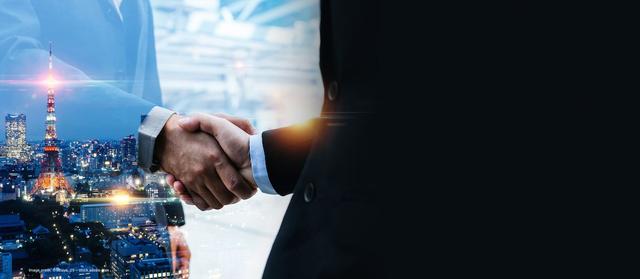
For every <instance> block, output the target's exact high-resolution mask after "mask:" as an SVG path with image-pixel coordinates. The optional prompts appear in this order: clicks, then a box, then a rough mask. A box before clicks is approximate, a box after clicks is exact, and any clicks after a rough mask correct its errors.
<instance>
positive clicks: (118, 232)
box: [0, 56, 188, 279]
mask: <svg viewBox="0 0 640 279" xmlns="http://www.w3.org/2000/svg"><path fill="white" fill-rule="evenodd" d="M49 61H50V63H49V69H51V68H52V67H51V56H50V60H49ZM47 96H48V98H47V115H46V119H45V121H44V122H45V136H44V139H42V140H31V141H29V140H28V139H27V136H26V131H27V117H28V115H25V114H21V113H18V114H8V115H6V117H5V141H4V143H3V144H2V145H0V260H1V261H2V262H1V263H0V279H5V278H44V279H63V278H64V279H76V278H89V279H91V278H117V279H121V278H184V277H187V276H188V274H186V273H183V271H174V270H173V261H176V260H180V259H174V258H172V257H171V255H172V253H171V250H170V247H171V244H170V234H169V230H168V229H167V227H168V226H180V225H182V224H184V213H183V211H182V206H181V203H180V201H179V200H178V199H177V198H175V197H174V196H173V194H172V192H171V190H170V189H169V187H167V185H165V180H164V177H163V176H162V175H160V174H145V173H143V172H142V171H141V170H140V169H139V168H138V166H137V163H136V158H137V150H136V138H135V137H134V136H133V135H128V136H125V137H122V138H120V139H101V140H98V139H90V140H60V139H58V135H57V132H56V125H57V123H56V115H55V92H54V90H53V88H52V87H51V86H50V87H49V88H48V90H47Z"/></svg>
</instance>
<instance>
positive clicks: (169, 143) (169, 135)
mask: <svg viewBox="0 0 640 279" xmlns="http://www.w3.org/2000/svg"><path fill="white" fill-rule="evenodd" d="M180 118H181V116H177V115H174V116H172V117H171V118H169V120H168V121H167V123H166V124H165V126H164V128H163V130H162V132H161V134H160V136H159V137H158V142H157V147H156V155H157V156H156V157H157V159H159V161H160V166H161V168H162V169H163V170H164V171H165V172H167V173H170V174H172V175H173V176H175V178H176V179H178V180H179V181H181V182H183V183H184V184H185V185H187V186H188V188H187V193H179V194H180V195H181V196H184V195H185V194H188V195H189V196H190V198H191V202H192V203H193V204H195V205H196V206H197V207H198V208H199V209H200V210H208V209H212V208H215V209H220V208H222V207H223V206H224V205H227V204H231V203H235V202H237V201H239V199H240V198H242V199H247V198H249V197H251V196H253V194H255V192H256V191H257V190H256V187H255V183H247V181H246V180H245V179H244V178H243V176H242V175H240V174H239V173H238V171H237V170H236V168H235V167H234V162H231V161H230V160H229V158H228V156H227V155H226V154H225V152H224V151H223V149H222V148H221V147H220V145H219V144H218V142H217V141H216V140H215V139H214V138H213V137H212V136H210V135H208V134H205V133H192V132H188V131H185V129H183V128H182V127H180V126H179V124H178V122H179V120H180ZM189 121H193V120H188V121H187V123H188V122H189ZM225 121H226V120H225ZM232 126H233V125H232ZM234 127H235V126H234ZM236 129H239V128H237V127H236ZM240 131H242V130H240ZM247 144H248V139H247ZM247 156H248V155H247ZM187 202H189V201H187Z"/></svg>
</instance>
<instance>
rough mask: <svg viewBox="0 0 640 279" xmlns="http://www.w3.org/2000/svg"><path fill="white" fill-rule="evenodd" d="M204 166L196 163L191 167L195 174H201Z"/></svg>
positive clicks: (203, 171)
mask: <svg viewBox="0 0 640 279" xmlns="http://www.w3.org/2000/svg"><path fill="white" fill-rule="evenodd" d="M205 170H206V168H205V167H204V166H203V165H196V166H194V167H193V173H194V174H195V175H198V176H201V175H203V174H204V173H205Z"/></svg>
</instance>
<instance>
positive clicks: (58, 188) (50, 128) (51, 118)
mask: <svg viewBox="0 0 640 279" xmlns="http://www.w3.org/2000/svg"><path fill="white" fill-rule="evenodd" d="M52 61H53V60H52V54H51V44H49V78H48V80H47V87H48V88H47V118H46V121H45V125H46V130H45V138H44V142H45V146H44V154H45V157H44V159H43V160H42V171H41V172H40V176H39V177H38V180H37V181H36V184H35V186H34V187H33V190H32V193H33V194H35V193H37V192H39V193H40V194H42V195H50V196H55V197H56V200H59V201H61V202H63V201H65V200H66V196H67V195H68V194H71V193H73V189H72V188H71V185H69V182H68V181H67V179H66V178H65V177H64V174H63V173H62V162H61V160H60V148H59V147H58V134H57V132H56V100H55V91H54V90H53V85H54V84H55V79H54V78H53V73H52V70H53V64H52Z"/></svg>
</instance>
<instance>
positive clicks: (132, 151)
mask: <svg viewBox="0 0 640 279" xmlns="http://www.w3.org/2000/svg"><path fill="white" fill-rule="evenodd" d="M120 154H122V155H121V156H122V165H123V167H124V169H130V168H131V167H132V166H134V165H136V163H137V160H138V158H137V156H136V155H137V153H136V138H135V137H134V136H133V135H129V136H126V137H124V138H123V139H122V140H121V141H120Z"/></svg>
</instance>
